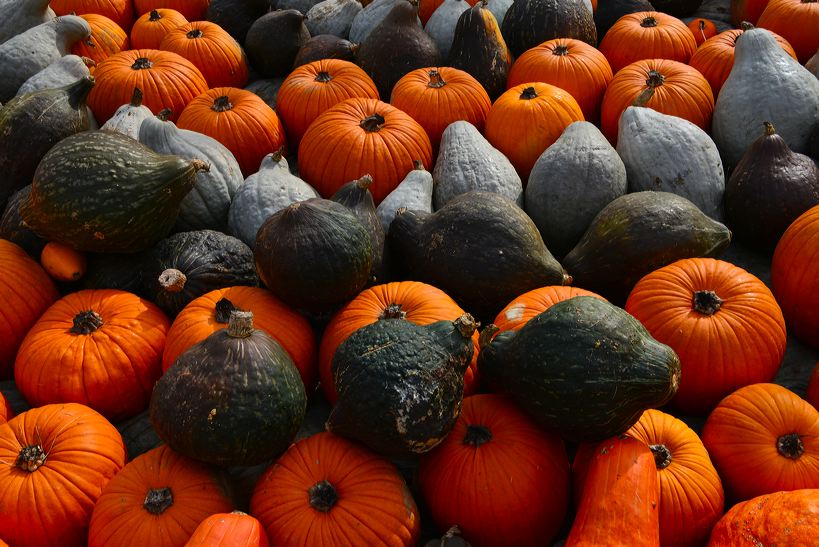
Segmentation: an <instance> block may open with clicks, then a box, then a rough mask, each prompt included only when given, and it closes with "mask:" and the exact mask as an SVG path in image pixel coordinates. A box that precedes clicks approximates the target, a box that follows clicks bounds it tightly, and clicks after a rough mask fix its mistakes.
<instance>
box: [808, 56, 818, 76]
mask: <svg viewBox="0 0 819 547" xmlns="http://www.w3.org/2000/svg"><path fill="white" fill-rule="evenodd" d="M805 68H807V69H808V70H809V71H810V73H811V74H813V75H814V76H816V77H817V78H819V50H817V51H816V53H814V54H813V57H811V58H810V59H808V62H807V63H805Z"/></svg>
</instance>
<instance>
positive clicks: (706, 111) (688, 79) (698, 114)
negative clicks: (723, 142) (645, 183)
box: [600, 31, 714, 146]
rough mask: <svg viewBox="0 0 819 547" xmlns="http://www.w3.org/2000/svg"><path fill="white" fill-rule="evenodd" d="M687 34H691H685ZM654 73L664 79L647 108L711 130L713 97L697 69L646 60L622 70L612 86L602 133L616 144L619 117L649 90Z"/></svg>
mask: <svg viewBox="0 0 819 547" xmlns="http://www.w3.org/2000/svg"><path fill="white" fill-rule="evenodd" d="M686 32H688V31H686ZM651 71H656V72H658V73H659V74H661V75H662V76H663V77H664V78H665V80H664V82H663V84H662V85H660V86H657V87H656V88H654V95H653V96H652V97H651V98H650V99H649V100H648V102H647V103H646V105H645V106H647V107H649V108H653V109H654V110H656V111H658V112H662V113H663V114H669V115H671V116H678V117H680V118H683V119H686V120H688V121H689V122H691V123H693V124H695V125H697V126H699V127H700V129H702V130H703V131H705V132H709V131H710V130H711V117H712V116H713V114H714V95H713V93H711V86H710V85H708V80H706V79H705V77H704V76H703V75H702V74H700V73H699V72H698V71H697V70H696V69H694V68H691V67H690V66H688V65H686V64H683V63H680V62H678V61H670V60H667V59H643V60H642V61H636V62H634V63H631V64H630V65H628V66H626V67H624V68H622V69H621V70H620V71H619V72H618V73H617V74H615V75H614V79H613V80H612V81H611V83H609V87H608V89H606V94H605V95H604V96H603V105H602V106H601V110H600V130H601V131H602V132H603V135H605V136H606V138H607V139H608V140H609V142H610V143H612V145H613V146H616V145H617V130H618V127H617V124H618V123H619V122H620V115H621V114H622V113H623V111H624V110H625V109H626V108H628V107H629V106H631V105H632V104H633V103H634V100H635V99H636V98H637V97H639V96H640V94H641V93H642V92H643V91H645V90H646V89H648V87H649V86H648V84H647V83H646V81H647V80H648V78H649V76H650V74H649V73H650V72H651Z"/></svg>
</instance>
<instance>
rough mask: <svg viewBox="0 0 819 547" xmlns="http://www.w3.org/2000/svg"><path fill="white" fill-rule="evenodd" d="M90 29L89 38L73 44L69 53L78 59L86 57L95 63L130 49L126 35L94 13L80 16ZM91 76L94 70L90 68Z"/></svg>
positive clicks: (106, 18)
mask: <svg viewBox="0 0 819 547" xmlns="http://www.w3.org/2000/svg"><path fill="white" fill-rule="evenodd" d="M80 17H82V18H83V19H85V20H86V21H88V24H89V26H90V27H91V36H90V37H89V38H88V39H86V40H80V41H78V42H75V43H74V45H73V46H72V47H71V53H73V54H74V55H79V56H80V57H88V58H89V59H91V60H93V61H94V62H96V63H99V62H100V61H102V60H103V59H106V58H108V57H110V56H111V55H113V54H115V53H119V52H120V51H124V50H126V49H129V48H130V44H129V41H128V35H127V34H126V33H125V31H124V30H122V28H120V26H119V25H117V24H116V23H115V22H114V21H112V20H111V19H109V18H108V17H105V16H104V15H98V14H96V13H86V14H84V15H81V16H80ZM90 70H91V73H92V74H93V72H94V68H93V67H90Z"/></svg>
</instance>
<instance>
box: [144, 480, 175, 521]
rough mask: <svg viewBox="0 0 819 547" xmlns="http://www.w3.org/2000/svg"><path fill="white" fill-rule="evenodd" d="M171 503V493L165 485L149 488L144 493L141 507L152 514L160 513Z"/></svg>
mask: <svg viewBox="0 0 819 547" xmlns="http://www.w3.org/2000/svg"><path fill="white" fill-rule="evenodd" d="M171 505H173V493H172V492H171V489H170V488H168V487H167V486H166V487H165V488H151V489H150V490H148V493H147V494H146V495H145V501H143V502H142V507H144V508H145V510H146V511H148V512H149V513H150V514H152V515H161V514H162V513H164V512H165V510H166V509H167V508H168V507H170V506H171Z"/></svg>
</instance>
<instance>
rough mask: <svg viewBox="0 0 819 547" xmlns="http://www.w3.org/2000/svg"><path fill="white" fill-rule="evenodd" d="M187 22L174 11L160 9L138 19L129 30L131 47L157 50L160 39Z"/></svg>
mask: <svg viewBox="0 0 819 547" xmlns="http://www.w3.org/2000/svg"><path fill="white" fill-rule="evenodd" d="M187 23H188V20H187V19H185V16H184V15H182V14H181V13H179V12H178V11H176V10H172V9H166V8H160V9H155V10H151V11H149V12H148V13H145V14H143V15H141V16H140V17H139V19H137V20H136V22H135V23H134V26H133V27H132V28H131V47H132V48H134V49H159V44H161V43H162V39H163V38H164V37H165V35H166V34H168V33H169V32H170V31H172V30H173V29H175V28H176V27H178V26H181V25H185V24H187Z"/></svg>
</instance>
